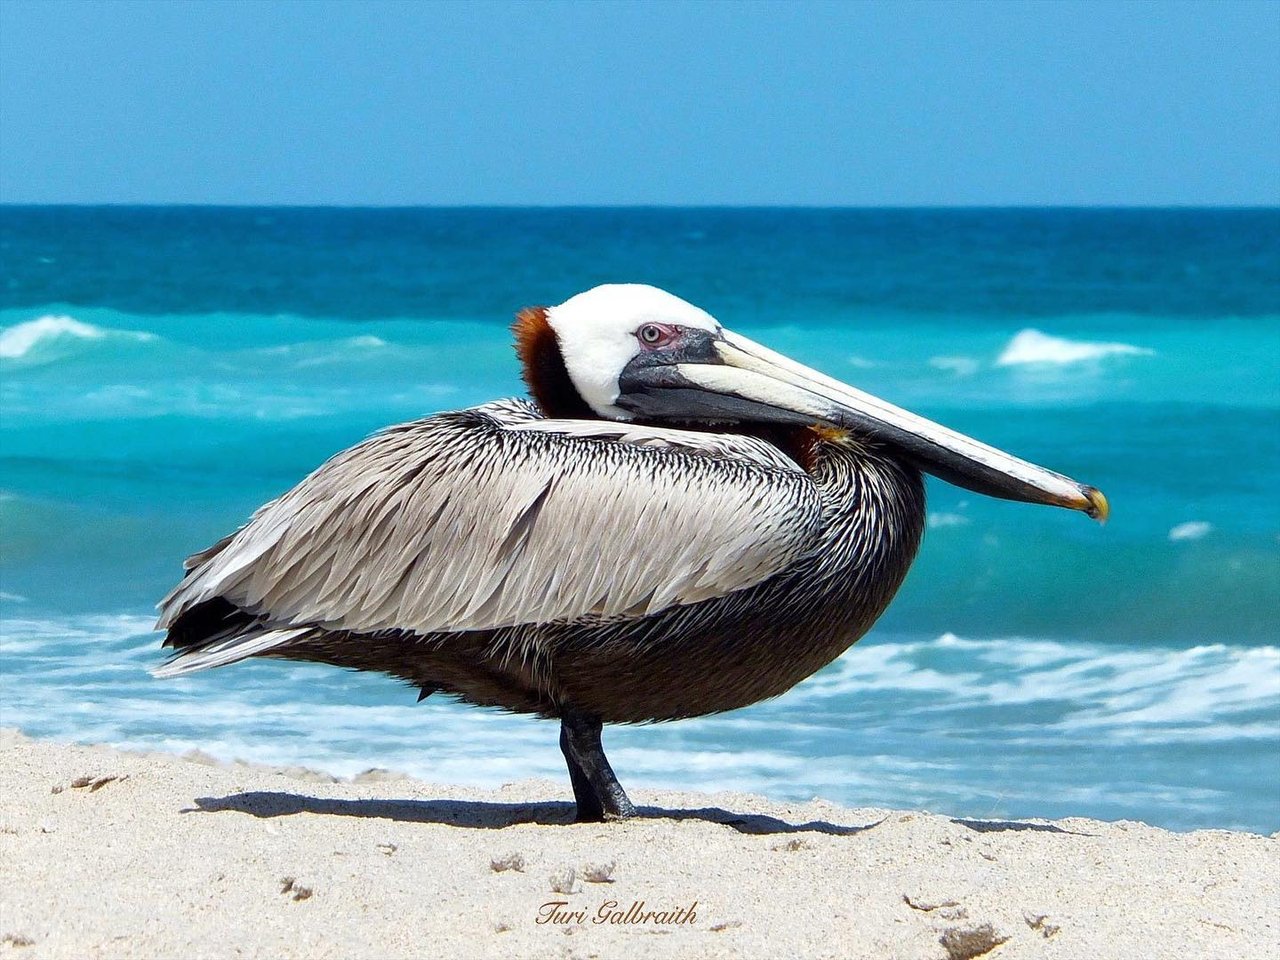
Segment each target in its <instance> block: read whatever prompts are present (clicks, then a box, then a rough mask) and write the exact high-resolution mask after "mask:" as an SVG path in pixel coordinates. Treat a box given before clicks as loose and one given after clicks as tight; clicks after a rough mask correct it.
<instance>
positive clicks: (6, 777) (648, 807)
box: [0, 730, 1280, 960]
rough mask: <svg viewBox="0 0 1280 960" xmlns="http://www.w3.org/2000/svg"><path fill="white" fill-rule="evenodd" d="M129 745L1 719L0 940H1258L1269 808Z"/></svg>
mask: <svg viewBox="0 0 1280 960" xmlns="http://www.w3.org/2000/svg"><path fill="white" fill-rule="evenodd" d="M567 792H568V791H567V785H565V784H560V783H558V782H553V781H549V780H525V781H520V782H517V783H512V784H506V785H504V786H502V787H501V788H498V789H493V790H485V789H473V788H467V787H459V786H452V785H447V784H431V783H425V782H422V781H418V780H413V779H411V778H409V777H407V776H404V775H401V774H396V773H391V772H387V771H370V772H368V773H366V774H362V775H360V776H357V777H355V778H352V779H350V780H338V779H336V778H333V777H330V776H329V775H327V774H321V773H318V772H316V771H310V770H305V769H300V768H289V769H284V768H272V767H261V766H254V765H249V764H240V763H233V764H222V763H220V762H217V761H213V760H211V759H210V758H201V757H185V758H184V757H177V756H171V755H166V754H156V753H128V752H123V751H119V750H114V749H112V748H108V747H93V746H78V745H69V744H63V743H57V742H53V741H41V740H32V739H30V738H28V737H26V736H24V735H22V734H20V733H17V732H16V731H10V730H6V731H2V732H0V955H12V956H21V957H31V958H36V957H82V956H100V957H157V956H173V955H197V956H209V957H223V956H226V957H232V956H236V957H243V956H249V957H299V958H311V957H365V956H367V957H375V956H377V957H415V956H440V955H455V956H467V957H470V956H477V957H489V956H493V957H506V956H557V957H583V958H586V957H590V956H599V957H609V956H620V955H626V956H628V957H632V956H635V957H655V958H656V957H667V956H674V955H679V956H694V957H756V956H761V957H763V956H777V955H794V956H802V957H828V956H829V957H867V958H872V957H875V958H883V957H904V958H915V957H919V958H925V960H968V958H970V957H978V956H987V955H990V956H992V957H998V958H1020V957H1027V958H1032V957H1053V958H1069V957H1078V956H1105V957H1135V958H1137V957H1143V958H1152V957H1170V958H1173V957H1177V958H1179V960H1183V958H1188V957H1201V956H1203V957H1225V956H1261V955H1264V954H1267V953H1270V952H1276V951H1280V835H1272V836H1271V837H1264V836H1261V835H1257V834H1247V833H1239V832H1233V831H1227V830H1197V831H1191V832H1188V833H1173V832H1170V831H1167V830H1163V829H1160V828H1156V827H1150V826H1147V825H1145V824H1140V823H1136V822H1131V821H1118V822H1113V823H1107V822H1102V821H1096V820H1088V819H1083V818H1067V819H1063V820H1057V821H1049V820H1027V821H983V820H965V819H960V818H950V817H946V816H941V815H937V814H930V813H920V812H914V811H893V810H881V809H871V808H856V809H851V808H844V807H840V806H837V805H835V804H832V803H828V802H825V801H820V800H815V801H811V802H808V803H780V802H775V801H770V800H766V799H764V798H761V797H756V796H752V795H748V794H738V793H713V794H701V793H695V792H689V791H672V790H640V791H636V792H635V793H634V794H633V799H634V800H635V801H636V803H637V805H638V806H639V807H640V816H638V817H637V818H636V819H634V820H629V821H626V822H621V823H607V824H572V823H571V822H570V820H571V817H572V804H571V803H570V802H568V801H567V799H566V796H567Z"/></svg>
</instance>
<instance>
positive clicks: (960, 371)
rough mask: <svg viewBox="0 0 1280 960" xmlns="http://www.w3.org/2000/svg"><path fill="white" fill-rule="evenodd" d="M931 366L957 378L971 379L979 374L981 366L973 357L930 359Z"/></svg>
mask: <svg viewBox="0 0 1280 960" xmlns="http://www.w3.org/2000/svg"><path fill="white" fill-rule="evenodd" d="M929 366H931V367H933V368H934V369H935V370H946V371H947V372H949V373H954V374H955V375H956V376H957V377H970V376H973V374H975V373H977V372H978V367H979V366H981V364H979V363H978V361H977V360H975V359H973V357H930V358H929Z"/></svg>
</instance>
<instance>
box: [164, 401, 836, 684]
mask: <svg viewBox="0 0 1280 960" xmlns="http://www.w3.org/2000/svg"><path fill="white" fill-rule="evenodd" d="M821 510H822V504H821V501H820V498H819V495H818V492H817V490H816V488H815V487H814V485H813V483H812V482H811V481H810V479H809V477H808V476H807V475H806V474H805V473H804V472H803V471H802V470H800V468H799V467H798V466H796V464H795V463H794V462H792V461H791V460H789V459H788V458H786V457H785V456H783V455H782V454H781V453H780V452H779V451H778V450H777V449H776V448H774V447H772V446H770V445H769V444H766V443H764V442H762V441H758V440H754V439H751V438H746V437H736V436H729V435H713V434H705V433H696V432H692V431H681V430H670V429H658V428H646V427H637V426H633V425H629V424H611V423H603V422H597V421H571V420H561V421H556V420H546V419H543V418H542V417H541V415H540V414H539V413H538V412H537V410H536V408H534V407H532V405H530V404H527V403H524V402H521V401H502V402H499V403H492V404H486V405H485V406H483V407H477V408H473V409H471V410H463V411H459V412H456V413H447V414H440V415H437V416H433V417H428V418H426V419H424V420H418V421H415V422H412V423H408V424H403V425H401V426H398V427H393V428H391V429H388V430H386V431H384V432H382V433H379V434H377V435H375V436H373V437H371V438H370V439H368V440H366V441H364V442H363V443H361V444H358V445H357V446H355V447H352V448H351V449H349V450H346V451H344V452H342V453H340V454H338V455H337V456H335V457H334V458H332V459H331V460H329V461H328V462H327V463H325V464H324V465H323V466H322V467H320V468H319V469H318V470H316V471H315V472H314V473H312V474H311V475H310V476H309V477H307V478H306V479H305V480H303V481H302V482H301V483H300V484H299V485H298V486H296V487H295V488H293V489H292V490H290V491H289V492H288V493H286V494H284V495H283V496H282V497H280V498H279V499H277V500H274V501H272V502H271V503H268V504H267V505H265V506H264V507H262V508H261V509H260V510H258V512H257V513H256V514H254V516H253V518H252V520H251V521H250V522H249V523H248V524H247V525H246V526H245V527H243V528H242V529H241V530H239V531H238V532H237V533H235V534H233V535H232V536H230V537H227V538H224V539H223V540H222V541H219V543H217V544H215V545H214V546H213V547H210V548H209V549H208V550H206V551H203V552H201V553H198V554H196V555H194V556H193V557H192V558H190V560H189V561H188V574H187V576H186V578H185V579H184V580H183V581H182V582H181V583H180V584H179V585H178V586H177V587H176V588H175V589H174V590H173V592H172V593H170V594H169V596H167V597H166V598H165V599H164V600H163V601H162V602H161V604H160V621H159V624H158V626H159V627H160V628H161V629H169V630H170V639H171V641H172V640H173V639H174V637H175V634H177V633H181V632H182V629H183V627H184V625H185V624H189V623H191V622H195V621H199V622H200V623H201V624H203V622H204V620H209V621H210V626H209V627H208V629H206V630H204V634H203V636H201V635H195V636H193V635H191V633H190V631H189V630H188V631H187V633H186V634H184V635H183V636H184V639H183V641H182V642H181V643H179V644H178V645H180V646H185V647H190V648H192V650H191V653H189V654H187V655H185V656H182V657H180V658H179V660H177V661H175V662H174V663H173V664H171V665H170V666H169V667H167V668H164V672H166V673H169V674H172V673H181V672H187V671H188V669H198V668H201V667H204V666H216V665H219V664H221V663H226V662H232V661H233V660H237V659H242V657H241V656H240V655H238V654H239V653H240V652H241V650H244V651H246V652H244V655H245V656H248V655H252V654H254V653H261V652H265V651H268V650H270V649H271V648H272V647H273V646H278V645H281V644H287V643H288V642H290V641H292V640H295V639H297V638H299V637H300V636H305V635H307V634H309V633H311V632H312V631H313V630H315V629H321V630H343V631H351V632H355V633H370V632H377V631H384V630H400V631H407V632H412V633H418V634H427V633H441V632H455V631H468V630H485V629H493V628H498V627H506V626H513V625H516V624H528V623H547V622H556V621H572V620H577V619H581V618H585V617H614V616H628V617H642V616H645V615H648V614H652V613H655V612H658V611H660V610H663V609H665V608H667V607H669V606H672V605H675V604H689V603H696V602H698V601H700V600H705V599H708V598H710V597H716V596H721V595H723V594H726V593H730V592H732V591H735V590H741V589H744V588H746V587H750V586H753V585H755V584H757V583H760V582H761V581H763V580H765V579H767V578H768V577H770V576H772V575H774V574H775V573H777V572H779V571H781V570H783V569H785V568H786V567H787V566H789V565H790V564H791V563H793V562H794V561H795V560H796V559H797V558H799V557H800V556H802V555H803V554H804V553H805V552H806V551H808V550H810V549H812V548H813V545H814V543H815V541H816V538H817V533H818V527H819V524H820V519H821ZM209 611H214V612H216V613H218V616H216V617H214V616H211V615H210V613H209ZM226 611H234V612H235V615H234V616H231V615H229V614H228V613H227V612H226ZM277 638H278V639H277ZM211 647H212V648H214V649H215V651H216V653H217V656H214V657H209V656H207V655H206V656H205V657H204V660H210V659H212V660H214V661H216V662H198V661H196V660H192V661H191V662H190V666H180V665H182V662H183V660H185V659H187V658H188V657H191V656H192V654H195V653H198V652H199V651H200V650H204V651H205V652H206V654H208V653H209V652H210V648H211ZM175 668H176V669H175Z"/></svg>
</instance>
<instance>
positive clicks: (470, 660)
mask: <svg viewBox="0 0 1280 960" xmlns="http://www.w3.org/2000/svg"><path fill="white" fill-rule="evenodd" d="M514 331H515V335H516V346H517V352H518V354H519V357H520V360H521V362H522V364H523V367H524V377H525V380H526V382H527V384H528V387H529V392H530V394H531V395H532V399H533V402H529V401H525V400H501V401H497V402H493V403H487V404H484V405H482V406H479V407H473V408H471V409H467V410H458V411H453V412H449V413H441V414H437V415H435V416H430V417H426V418H425V419H422V420H416V421H414V422H412V423H405V424H401V425H399V426H395V427H390V428H388V429H386V430H384V431H382V432H381V433H378V434H375V435H374V436H372V437H370V438H369V439H367V440H365V441H364V442H362V443H359V444H357V445H356V446H354V447H352V448H350V449H348V450H344V451H343V452H341V453H339V454H337V455H336V456H334V457H333V458H332V459H330V460H329V461H328V462H327V463H325V464H324V465H323V466H321V467H320V468H319V469H318V470H316V471H315V472H314V473H312V474H311V475H310V476H308V477H307V478H306V479H304V480H303V481H302V482H301V483H299V484H298V485H297V486H296V487H294V488H293V489H292V490H290V491H288V492H287V493H285V494H284V495H282V496H281V497H279V498H278V499H276V500H273V501H271V502H270V503H268V504H266V505H265V506H263V507H261V508H260V509H259V510H258V511H257V512H256V513H255V514H254V515H253V517H252V519H251V520H250V521H249V522H248V523H247V524H246V525H245V526H243V527H241V528H240V529H239V530H238V531H236V532H235V533H233V534H231V535H230V536H227V537H225V538H223V539H222V540H220V541H218V542H217V543H215V544H214V545H213V546H211V547H209V548H208V549H207V550H203V551H201V552H200V553H197V554H195V555H194V556H192V557H190V558H188V559H187V561H186V565H185V566H186V576H185V577H184V579H183V580H182V582H181V583H179V584H178V586H177V587H175V588H174V590H173V591H172V592H171V593H170V594H169V595H168V596H167V597H165V598H164V600H163V601H161V603H160V605H159V609H160V621H159V624H158V628H159V629H164V630H167V631H168V636H167V638H166V640H165V645H166V646H170V647H173V648H175V649H176V651H177V653H176V655H175V656H174V658H173V659H172V660H171V661H169V662H168V663H167V664H165V665H164V666H163V667H161V668H159V669H158V670H157V671H156V675H157V676H162V677H172V676H178V675H181V674H185V673H190V672H191V671H194V670H203V669H205V668H208V667H217V666H222V665H224V664H228V663H234V662H236V661H238V660H244V659H246V658H248V657H279V658H284V659H290V660H312V661H321V662H324V663H331V664H336V665H338V666H343V667H354V668H357V669H361V670H378V671H383V672H385V673H388V674H391V675H392V676H394V677H398V678H401V679H403V680H406V681H408V682H409V683H411V684H413V685H415V686H417V687H419V688H420V690H421V696H420V698H419V699H421V698H422V697H426V696H428V695H430V694H432V693H435V692H437V691H440V692H443V693H445V694H449V695H452V696H454V697H456V698H458V699H460V700H462V701H465V702H467V703H473V704H479V705H484V706H497V707H503V708H505V709H507V710H511V711H515V712H519V713H531V714H536V715H538V716H541V717H547V718H558V719H559V720H560V747H561V749H562V751H563V752H564V756H565V761H566V763H567V764H568V767H569V776H570V779H571V781H572V785H573V793H574V797H575V799H576V800H577V815H578V819H579V820H600V819H604V818H617V817H626V816H628V815H630V814H632V813H633V812H634V808H633V807H632V805H631V802H630V801H629V800H628V799H627V795H626V793H625V792H624V791H623V789H622V787H621V786H620V785H619V783H618V781H617V779H616V778H615V777H614V774H613V771H612V769H611V768H610V766H609V762H608V760H607V759H606V757H605V755H604V751H603V749H602V747H601V743H600V733H601V725H602V724H603V723H642V722H646V721H657V720H676V719H680V718H682V717H695V716H701V715H704V714H709V713H715V712H718V711H723V710H732V709H734V708H736V707H744V706H747V705H748V704H752V703H756V702H757V701H759V700H763V699H765V698H767V697H774V696H777V695H778V694H780V693H782V692H784V691H785V690H788V689H790V688H791V687H792V686H794V685H795V684H796V683H799V682H800V681H801V680H803V679H804V678H805V677H807V676H809V675H810V674H812V673H813V672H814V671H816V670H818V669H820V668H821V667H823V666H825V665H826V664H828V663H830V662H831V661H832V660H834V659H835V658H836V657H837V656H839V655H840V654H841V653H842V652H843V651H844V650H846V649H847V648H848V647H849V646H850V645H851V644H853V643H854V642H855V641H856V640H857V639H858V638H859V637H861V636H862V635H863V634H864V633H866V631H867V630H868V629H869V628H870V626H871V625H872V623H874V622H875V620H876V618H877V617H879V615H880V614H881V612H882V611H883V610H884V609H885V607H886V605H887V604H888V603H889V600H890V599H891V598H892V597H893V595H894V593H895V592H896V591H897V589H898V586H899V584H901V582H902V578H903V577H904V575H905V574H906V572H907V568H908V566H910V564H911V561H912V559H913V558H914V557H915V553H916V549H917V547H918V546H919V543H920V535H921V530H922V527H923V523H924V517H925V504H924V488H923V483H922V478H921V473H920V471H922V470H924V471H928V472H930V473H933V474H935V475H937V476H939V477H942V478H944V479H946V480H948V481H950V482H951V483H955V484H959V485H960V486H963V487H966V488H968V489H970V490H974V491H977V492H979V493H983V494H988V495H990V496H994V497H1003V498H1006V499H1009V500H1022V501H1027V502H1030V503H1043V504H1053V505H1056V506H1060V507H1069V508H1071V509H1074V510H1081V511H1084V512H1085V513H1087V514H1089V515H1090V516H1092V517H1095V518H1097V519H1100V520H1101V519H1105V518H1106V516H1107V501H1106V499H1105V498H1104V497H1103V496H1102V494H1101V493H1100V492H1099V491H1098V490H1096V489H1094V488H1093V487H1088V486H1084V485H1082V484H1080V483H1077V482H1076V481H1074V480H1070V479H1068V478H1067V477H1064V476H1062V475H1060V474H1057V473H1053V472H1050V471H1048V470H1046V469H1044V468H1042V467H1038V466H1034V465H1033V464H1030V463H1027V462H1025V461H1023V460H1019V459H1017V458H1015V457H1013V456H1010V455H1009V454H1007V453H1002V452H1001V451H999V450H996V449H994V448H992V447H989V446H987V445H985V444H983V443H979V442H978V441H976V440H973V439H970V438H969V437H966V436H963V435H961V434H959V433H956V432H954V431H952V430H949V429H947V428H946V427H943V426H940V425H939V424H936V423H932V422H930V421H928V420H926V419H923V418H921V417H919V416H916V415H914V414H911V413H909V412H907V411H905V410H903V409H900V408H899V407H895V406H893V405H892V404H889V403H886V402H885V401H883V400H879V399H876V398H875V397H873V396H870V395H868V394H866V393H863V392H861V391H859V390H856V389H854V388H853V387H850V386H846V385H845V384H843V383H840V382H838V381H836V380H833V379H831V378H830V377H827V376H824V375H823V374H821V373H819V372H817V371H815V370H811V369H809V368H808V367H804V366H802V365H800V364H798V363H796V362H794V361H792V360H789V359H787V358H786V357H783V356H781V355H779V354H777V353H774V352H772V351H771V350H768V349H766V348H765V347H762V346H760V345H759V344H756V343H753V342H752V341H750V340H748V339H746V338H745V337H741V336H739V335H737V334H735V333H732V332H730V331H728V330H726V329H725V328H723V327H722V326H721V325H720V324H719V323H718V322H717V321H716V320H715V319H714V318H712V317H711V316H710V315H709V314H707V313H705V312H703V311H702V310H699V309H698V308H696V307H694V306H692V305H691V304H689V303H686V302H685V301H683V300H680V299H679V298H677V297H674V296H672V295H671V294H668V293H665V292H663V291H661V290H658V289H655V288H653V287H648V286H640V285H608V286H602V287H596V288H595V289H593V290H589V291H587V292H586V293H582V294H579V295H578V296H575V297H573V298H571V299H570V300H567V301H566V302H565V303H562V304H561V305H560V306H558V307H551V308H532V309H528V310H524V311H522V312H521V313H520V314H519V315H518V317H517V320H516V323H515V327H514Z"/></svg>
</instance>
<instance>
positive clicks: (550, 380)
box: [511, 307, 600, 420]
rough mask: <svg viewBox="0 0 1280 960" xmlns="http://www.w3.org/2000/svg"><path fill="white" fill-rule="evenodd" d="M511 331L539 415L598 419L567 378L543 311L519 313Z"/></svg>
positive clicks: (557, 417)
mask: <svg viewBox="0 0 1280 960" xmlns="http://www.w3.org/2000/svg"><path fill="white" fill-rule="evenodd" d="M511 330H512V332H513V333H514V334H515V336H516V355H517V356H518V357H519V358H520V368H521V370H522V371H523V376H524V382H525V384H526V385H527V386H528V387H529V394H530V396H532V397H533V399H534V402H535V403H537V405H538V406H539V407H541V408H542V412H543V414H545V415H546V416H547V417H550V418H552V419H555V420H599V419H600V417H599V416H598V415H597V414H596V412H595V411H594V410H592V409H591V407H589V406H587V402H586V401H585V400H583V399H582V395H581V394H579V393H578V390H577V388H576V387H575V386H574V385H573V381H572V380H570V379H569V371H568V369H567V368H566V367H565V365H564V356H563V354H561V352H560V341H559V340H558V339H557V338H556V332H555V331H554V330H552V329H551V324H550V323H549V322H548V321H547V308H546V307H526V308H525V309H524V310H521V311H520V312H519V313H518V314H516V322H515V323H514V324H512V327H511Z"/></svg>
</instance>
